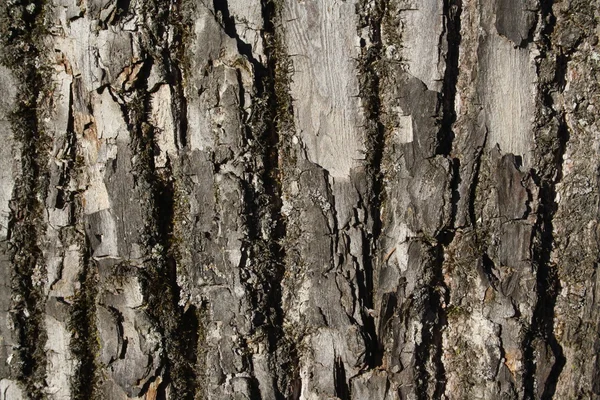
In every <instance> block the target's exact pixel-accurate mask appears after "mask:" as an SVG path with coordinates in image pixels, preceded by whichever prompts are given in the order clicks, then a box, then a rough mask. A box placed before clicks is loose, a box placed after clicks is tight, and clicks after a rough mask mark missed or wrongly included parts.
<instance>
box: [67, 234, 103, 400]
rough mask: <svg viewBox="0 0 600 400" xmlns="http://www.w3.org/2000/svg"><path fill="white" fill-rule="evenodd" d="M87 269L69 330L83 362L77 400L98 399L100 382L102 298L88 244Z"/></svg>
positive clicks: (74, 392)
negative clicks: (99, 313) (98, 358)
mask: <svg viewBox="0 0 600 400" xmlns="http://www.w3.org/2000/svg"><path fill="white" fill-rule="evenodd" d="M83 248H84V249H85V250H86V251H85V253H84V255H83V262H82V265H83V269H82V271H81V273H80V275H79V283H80V284H81V287H80V289H79V290H78V292H77V293H76V295H75V298H74V301H73V305H72V307H71V316H70V320H69V327H70V330H71V331H72V332H74V334H73V335H72V336H71V342H70V348H71V352H72V353H73V356H74V357H75V358H76V359H77V360H78V361H79V362H78V365H77V368H76V370H75V375H74V376H73V378H72V382H71V393H72V396H73V399H75V400H91V399H96V398H97V395H98V392H97V384H98V381H99V374H98V365H97V361H96V354H98V352H99V350H100V345H99V340H98V329H97V327H96V297H97V295H98V286H97V285H98V279H97V266H96V265H95V262H94V261H92V260H91V257H90V254H89V250H90V245H89V243H87V241H86V243H84V244H83Z"/></svg>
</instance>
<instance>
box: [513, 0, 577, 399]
mask: <svg viewBox="0 0 600 400" xmlns="http://www.w3.org/2000/svg"><path fill="white" fill-rule="evenodd" d="M552 4H553V0H545V1H541V3H540V6H541V20H542V21H544V22H545V25H544V26H543V27H542V29H541V31H542V36H541V38H542V39H541V41H540V47H539V48H540V53H541V57H540V60H542V61H543V60H545V59H550V60H552V58H554V62H555V64H554V72H555V73H554V79H553V80H552V81H550V82H547V81H541V82H540V97H539V100H540V103H541V107H542V108H544V109H545V110H547V111H548V113H547V115H548V117H547V118H546V119H545V120H542V121H541V122H540V125H541V126H542V127H543V126H546V127H550V130H551V131H552V132H554V137H553V138H552V141H551V144H550V145H549V147H548V148H545V149H540V151H541V152H542V153H544V154H542V157H543V158H542V160H541V162H540V169H539V170H538V171H536V170H532V171H531V177H532V179H533V181H534V183H535V184H536V185H537V186H538V187H539V193H538V202H539V206H538V211H537V220H536V222H535V225H534V229H533V235H532V240H531V245H530V248H531V253H532V264H533V266H534V269H535V270H536V293H537V300H536V304H535V307H534V311H533V317H532V322H531V326H530V327H529V329H528V330H527V331H526V334H525V337H524V339H523V355H524V357H523V358H524V372H523V387H524V398H526V399H533V398H542V399H550V398H552V397H553V396H554V393H555V391H556V385H557V383H558V379H559V377H560V374H561V373H562V371H563V369H564V366H565V364H566V357H565V355H564V352H563V349H562V346H561V345H560V343H559V342H558V340H557V338H556V335H555V333H554V313H555V306H556V300H557V297H558V295H559V293H560V291H561V285H560V277H559V276H558V267H557V265H555V264H554V263H553V261H552V259H551V257H552V250H553V246H554V226H553V219H554V215H555V213H556V211H557V208H558V205H557V203H556V199H557V192H556V186H557V184H558V183H559V182H560V181H561V179H562V163H563V156H564V154H565V152H566V148H567V144H568V142H569V130H568V127H567V123H566V121H565V116H564V114H562V113H560V112H556V111H554V109H555V108H556V107H555V104H554V100H553V96H552V93H553V92H557V91H558V92H560V91H562V90H564V87H565V82H566V72H567V64H568V61H569V57H568V56H567V55H564V54H563V53H562V52H561V53H559V54H555V52H556V50H555V49H554V48H553V46H552V43H551V36H552V33H553V32H554V28H555V24H556V18H555V17H554V15H553V12H552ZM540 65H541V64H539V65H538V68H539V66H540ZM538 73H539V71H538ZM539 346H545V347H546V349H548V350H549V352H550V353H551V355H552V357H551V358H552V360H549V359H538V357H539V356H540V355H541V354H543V353H545V352H541V351H539ZM543 363H552V366H551V368H550V372H549V374H548V377H547V378H546V380H545V381H544V382H540V381H538V379H539V378H540V377H539V376H538V375H536V374H537V372H538V366H539V365H541V364H543Z"/></svg>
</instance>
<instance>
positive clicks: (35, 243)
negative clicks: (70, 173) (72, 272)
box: [0, 0, 51, 399]
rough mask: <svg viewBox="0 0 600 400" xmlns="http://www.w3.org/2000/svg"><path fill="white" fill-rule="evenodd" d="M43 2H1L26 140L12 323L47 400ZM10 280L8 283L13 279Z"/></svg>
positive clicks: (14, 241) (16, 122)
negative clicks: (42, 60)
mask: <svg viewBox="0 0 600 400" xmlns="http://www.w3.org/2000/svg"><path fill="white" fill-rule="evenodd" d="M43 3H44V2H43V1H41V0H37V1H25V0H17V1H13V2H12V3H11V4H10V5H8V4H7V5H2V6H0V12H2V13H3V15H0V20H1V21H2V23H1V24H0V41H1V43H2V52H1V53H0V57H1V62H2V64H3V65H5V66H6V67H8V68H10V69H11V70H12V73H13V74H14V77H15V81H16V82H17V85H18V92H17V96H16V98H15V104H16V106H15V108H14V109H13V112H12V115H10V117H9V118H10V123H11V127H12V131H13V132H14V134H15V139H16V140H17V141H18V142H20V146H21V155H20V167H21V175H20V176H19V177H18V178H17V180H16V181H15V188H14V191H13V197H12V199H11V202H10V209H11V212H10V217H9V223H8V232H7V240H8V241H9V243H10V246H11V250H10V258H11V265H12V271H11V282H10V286H11V290H12V293H13V296H12V299H13V301H12V304H11V306H10V307H11V314H12V323H13V324H14V329H15V332H16V335H17V338H18V344H19V347H18V349H16V354H17V359H15V360H13V362H12V364H13V365H16V367H15V370H16V371H17V375H18V376H17V378H18V380H19V382H20V384H21V385H22V387H23V389H24V392H25V393H26V394H27V395H28V397H29V398H30V399H45V398H46V397H47V395H46V392H45V387H46V366H47V358H46V351H45V345H46V340H47V334H46V331H45V323H44V313H45V301H46V299H45V295H44V293H43V287H44V285H43V284H42V283H41V282H39V280H40V279H41V280H43V279H44V277H45V276H46V270H45V265H44V255H43V253H42V249H41V247H40V242H41V241H42V239H43V237H44V234H45V229H44V227H45V226H46V223H45V214H46V208H45V204H44V199H46V197H47V193H48V181H49V179H48V171H47V166H48V161H49V154H50V151H51V138H50V137H49V136H47V135H46V134H45V133H44V130H43V125H42V124H41V123H40V120H39V115H38V107H39V106H40V103H41V102H43V99H44V95H45V93H46V92H45V91H46V90H47V86H46V85H47V82H49V78H48V76H47V74H46V73H47V71H46V70H45V68H44V66H43V65H41V66H40V65H39V61H40V59H41V55H42V54H43V51H42V49H40V48H39V47H38V45H39V44H40V43H41V41H40V36H41V34H42V32H43V30H44V24H43V21H44V15H43ZM7 284H8V283H7Z"/></svg>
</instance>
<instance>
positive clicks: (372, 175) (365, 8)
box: [356, 0, 388, 369]
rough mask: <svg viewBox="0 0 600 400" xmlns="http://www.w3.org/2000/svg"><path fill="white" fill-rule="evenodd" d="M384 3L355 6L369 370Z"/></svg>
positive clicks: (373, 360) (375, 351)
mask: <svg viewBox="0 0 600 400" xmlns="http://www.w3.org/2000/svg"><path fill="white" fill-rule="evenodd" d="M387 8H388V3H387V0H378V1H376V2H375V3H374V4H373V7H372V8H370V7H369V4H368V2H364V1H361V2H359V3H358V4H357V10H356V12H357V14H358V18H359V27H358V28H359V30H360V28H362V27H367V28H368V35H369V39H370V46H368V47H367V46H366V42H365V41H364V39H363V40H361V46H362V48H361V57H360V59H359V60H358V73H359V97H361V99H362V100H363V112H364V117H365V126H364V132H365V148H366V168H367V177H368V182H369V183H368V185H369V186H368V189H367V190H368V192H367V198H366V199H362V201H363V202H364V203H365V204H363V205H361V204H359V205H358V206H359V207H361V206H362V207H364V208H365V209H366V211H367V215H368V216H367V219H368V220H367V221H365V222H366V224H365V225H366V226H365V227H364V228H362V235H363V259H362V264H363V267H364V276H363V279H361V280H362V281H363V284H362V285H361V284H360V282H359V288H360V287H361V286H362V287H363V290H359V296H360V299H359V300H360V304H361V305H362V310H361V316H362V320H363V330H364V333H363V337H364V340H365V347H366V351H367V354H366V357H365V362H366V364H367V366H368V368H369V369H373V368H376V367H377V366H379V365H381V362H382V359H383V343H382V342H381V341H380V340H379V339H378V337H377V332H376V329H375V320H374V318H373V316H372V315H370V314H369V312H368V310H369V309H372V308H373V274H374V270H375V269H376V268H377V258H376V254H377V248H378V242H379V236H380V234H381V230H382V220H381V215H380V212H381V205H382V204H383V201H384V198H383V196H384V187H383V174H382V161H383V155H384V147H385V127H384V124H383V123H382V121H381V116H380V114H381V99H380V87H379V85H380V78H381V77H380V76H379V74H380V71H381V66H380V63H381V61H382V60H381V52H382V46H383V43H382V37H381V29H382V23H383V19H384V17H385V13H386V10H387Z"/></svg>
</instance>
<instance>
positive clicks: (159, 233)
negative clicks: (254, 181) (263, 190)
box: [124, 1, 200, 399]
mask: <svg viewBox="0 0 600 400" xmlns="http://www.w3.org/2000/svg"><path fill="white" fill-rule="evenodd" d="M178 6H179V4H178V3H177V4H168V3H164V2H153V1H148V2H146V3H144V7H145V8H144V13H145V15H144V17H145V20H146V23H147V24H146V30H145V31H144V36H143V42H142V43H143V50H144V51H145V52H146V54H145V59H146V61H145V62H144V65H143V67H142V68H141V69H140V71H139V74H138V76H137V78H136V82H135V86H134V93H133V96H132V98H131V100H130V101H128V102H126V103H125V105H124V116H125V117H126V121H128V125H129V128H130V130H131V133H132V135H133V143H132V147H133V149H134V154H136V163H135V165H134V170H135V172H136V174H137V177H138V184H139V185H140V186H141V188H142V189H143V190H142V192H145V193H144V194H145V196H147V197H146V199H145V201H146V202H147V203H146V204H147V205H145V206H144V208H145V213H146V226H145V228H144V236H145V243H144V244H145V246H146V249H147V250H148V251H149V254H148V260H147V261H146V263H145V265H144V268H143V269H140V270H139V279H140V282H141V285H142V293H143V294H144V298H145V301H146V302H147V304H148V307H147V310H146V312H147V314H148V315H149V316H150V318H151V320H152V321H153V323H154V324H155V328H156V329H157V330H158V332H159V333H160V335H161V353H160V354H161V358H162V360H161V365H162V368H161V373H162V376H163V377H162V382H161V383H160V384H159V387H158V388H157V389H156V390H157V393H158V394H159V396H166V395H167V393H170V395H169V396H170V397H172V396H176V398H180V399H193V398H194V397H195V395H196V391H197V373H196V357H197V344H198V336H199V329H200V327H199V317H198V313H197V309H196V307H194V306H193V305H190V306H188V307H187V308H185V309H184V308H183V306H182V305H180V304H179V303H180V288H179V286H178V283H177V279H178V278H177V268H178V246H179V245H180V243H179V242H178V240H177V238H176V237H175V226H176V223H177V222H176V221H177V218H178V217H180V215H179V207H180V202H181V201H182V199H181V197H180V194H179V192H178V189H177V177H176V174H175V173H174V168H175V167H176V165H175V163H176V159H174V158H173V156H174V155H169V156H168V158H167V163H166V165H165V166H164V167H158V166H157V165H156V164H155V157H156V155H157V154H156V147H157V141H158V135H159V134H160V133H161V132H159V128H158V127H156V126H154V125H153V124H152V121H150V120H149V115H150V112H151V100H150V98H151V95H150V90H151V89H152V88H150V87H149V86H148V80H149V76H150V71H151V68H152V67H153V65H155V66H157V67H158V68H160V69H162V70H164V71H165V74H166V77H167V82H168V83H170V84H171V88H170V91H171V92H172V94H174V95H175V96H173V97H174V98H175V101H173V102H172V103H171V107H172V108H171V112H172V113H173V118H174V120H175V121H177V124H176V140H177V144H178V145H179V147H180V148H181V147H183V146H185V143H186V142H187V137H186V130H187V119H186V114H185V98H184V97H183V94H182V89H181V87H180V85H181V79H182V74H181V70H180V67H179V65H178V64H177V61H178V60H177V58H178V57H179V56H180V53H181V50H179V47H178V46H181V40H182V37H181V34H182V33H181V31H180V29H181V28H180V27H179V26H177V25H174V24H173V21H174V17H172V16H171V11H172V9H177V7H178ZM171 30H174V31H175V32H174V34H173V38H174V39H175V42H176V44H175V45H173V46H171V43H170V41H169V39H170V38H169V37H168V36H169V35H170V34H171V33H172V32H171ZM149 383H150V382H149ZM146 390H148V387H146V388H145V389H144V391H146Z"/></svg>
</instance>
